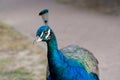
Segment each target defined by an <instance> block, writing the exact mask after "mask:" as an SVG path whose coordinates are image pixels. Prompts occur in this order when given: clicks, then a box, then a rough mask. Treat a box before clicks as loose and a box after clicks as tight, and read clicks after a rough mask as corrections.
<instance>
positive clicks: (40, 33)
mask: <svg viewBox="0 0 120 80" xmlns="http://www.w3.org/2000/svg"><path fill="white" fill-rule="evenodd" d="M48 12H49V11H48V9H43V10H42V11H40V13H39V16H41V17H42V19H43V22H44V24H45V25H44V26H41V27H40V28H39V29H38V30H37V32H36V39H35V40H34V43H36V42H40V41H45V42H47V41H49V40H51V39H52V38H53V37H54V34H53V31H52V30H51V28H50V27H49V26H48Z"/></svg>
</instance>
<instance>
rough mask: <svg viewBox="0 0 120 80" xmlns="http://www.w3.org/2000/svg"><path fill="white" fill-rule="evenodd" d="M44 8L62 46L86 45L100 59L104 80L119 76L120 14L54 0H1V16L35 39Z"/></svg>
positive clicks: (114, 79) (111, 79)
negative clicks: (91, 9)
mask: <svg viewBox="0 0 120 80" xmlns="http://www.w3.org/2000/svg"><path fill="white" fill-rule="evenodd" d="M43 8H48V9H49V10H50V14H49V25H50V26H51V27H52V29H53V30H54V32H55V33H56V36H57V39H58V44H59V47H60V48H62V47H65V46H67V45H69V44H77V45H79V46H81V47H84V48H87V49H88V50H90V51H91V52H93V53H94V55H95V56H96V57H97V59H98V60H99V66H100V78H101V80H117V79H120V76H119V74H120V69H119V68H120V62H119V61H120V42H119V41H120V27H119V26H120V16H113V15H112V16H111V15H104V14H98V13H94V12H90V11H86V10H83V9H76V8H75V7H71V6H68V5H64V4H59V3H57V2H54V1H52V0H44V1H43V0H26V1H24V0H9V1H8V0H1V2H0V11H1V13H0V20H2V21H3V22H6V23H8V24H10V25H12V26H13V27H14V28H15V29H17V30H18V31H20V32H21V33H22V34H24V35H26V36H28V37H29V39H30V40H33V38H34V37H35V32H36V29H37V28H38V27H39V26H41V25H43V22H42V20H41V18H40V17H39V16H38V13H39V11H40V10H41V9H43ZM41 44H42V43H41ZM41 46H42V47H45V46H44V44H42V45H41Z"/></svg>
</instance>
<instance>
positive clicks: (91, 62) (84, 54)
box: [61, 45, 99, 75]
mask: <svg viewBox="0 0 120 80" xmlns="http://www.w3.org/2000/svg"><path fill="white" fill-rule="evenodd" d="M61 51H62V53H63V54H64V55H65V56H66V57H67V58H72V59H75V60H76V61H78V62H80V63H82V64H83V65H84V66H85V68H86V70H87V71H88V72H89V73H90V72H94V73H96V74H97V75H99V70H98V61H97V59H96V58H95V57H94V56H93V54H92V53H91V52H89V51H88V50H86V49H84V48H80V47H79V46H77V45H69V46H67V47H65V48H63V49H61Z"/></svg>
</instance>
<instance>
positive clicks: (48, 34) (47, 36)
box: [45, 29, 50, 39]
mask: <svg viewBox="0 0 120 80" xmlns="http://www.w3.org/2000/svg"><path fill="white" fill-rule="evenodd" d="M49 35H50V29H49V30H48V34H47V35H46V37H45V38H46V39H47V38H48V37H49Z"/></svg>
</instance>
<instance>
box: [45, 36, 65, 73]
mask: <svg viewBox="0 0 120 80" xmlns="http://www.w3.org/2000/svg"><path fill="white" fill-rule="evenodd" d="M47 49H48V52H47V57H48V64H49V67H50V68H49V69H51V70H50V72H51V73H53V74H54V72H52V71H53V70H58V68H60V67H61V66H63V64H64V59H65V57H64V55H63V54H62V53H61V52H60V51H59V50H58V45H57V40H56V37H55V36H53V38H52V39H51V40H49V41H47Z"/></svg>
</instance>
